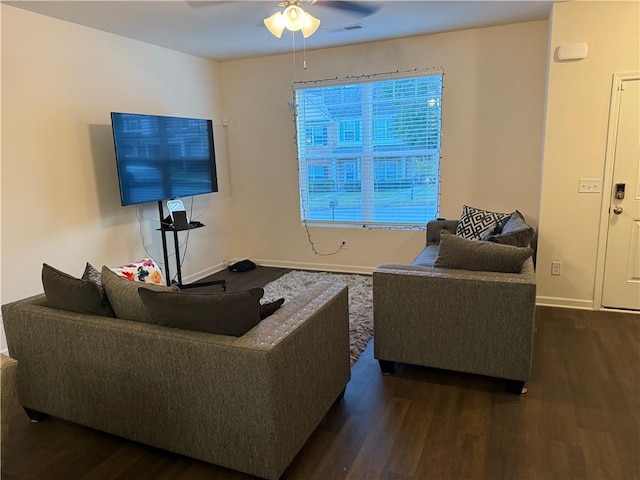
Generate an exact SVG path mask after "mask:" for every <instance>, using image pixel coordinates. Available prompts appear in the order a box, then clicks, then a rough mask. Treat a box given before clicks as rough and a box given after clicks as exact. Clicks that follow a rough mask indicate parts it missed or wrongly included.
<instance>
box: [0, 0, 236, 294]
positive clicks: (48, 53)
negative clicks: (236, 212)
mask: <svg viewBox="0 0 640 480" xmlns="http://www.w3.org/2000/svg"><path fill="white" fill-rule="evenodd" d="M0 8H1V9H2V10H1V11H2V84H1V85H2V140H3V141H2V191H1V199H2V217H1V220H2V303H7V302H9V301H13V300H16V299H19V298H22V297H25V296H28V295H32V294H37V293H40V292H42V284H41V279H40V273H41V268H42V263H43V262H46V263H49V264H51V265H52V266H54V267H56V268H59V269H61V270H63V271H66V272H68V273H70V274H72V275H80V274H81V273H82V271H83V269H84V265H85V262H87V261H88V262H91V263H92V264H94V265H95V266H97V267H98V268H100V267H101V266H102V265H109V266H117V265H120V264H123V263H125V262H130V261H134V260H138V259H140V258H143V257H145V256H147V252H146V251H145V249H144V248H143V240H142V238H141V233H142V235H143V236H144V242H145V244H146V246H147V248H148V250H149V252H150V253H151V255H152V256H153V257H154V258H156V260H159V261H162V253H161V252H162V248H161V242H160V235H159V233H158V232H156V230H155V229H156V228H157V227H158V211H157V205H156V204H149V205H145V206H143V207H140V208H138V215H139V216H140V218H141V219H142V221H141V225H139V223H138V220H137V218H136V207H122V206H121V205H120V199H119V193H118V184H117V173H116V166H115V160H114V151H113V138H112V134H111V126H110V125H111V122H110V117H109V113H110V112H111V111H125V112H136V113H151V114H160V115H176V116H191V117H201V118H211V119H213V120H214V136H215V140H216V151H217V155H218V157H217V160H218V162H217V165H218V170H219V174H220V187H221V191H220V193H217V194H212V195H202V196H198V197H195V207H194V213H195V214H196V215H201V216H200V218H199V220H201V221H202V222H203V223H205V224H206V225H207V228H205V229H200V230H196V231H194V232H192V233H191V236H190V237H191V238H190V243H189V249H188V254H187V257H186V263H185V266H184V274H185V276H186V277H187V280H188V279H189V277H190V276H191V277H193V276H198V273H201V271H202V270H205V271H207V272H210V271H212V269H213V268H214V267H216V266H220V265H221V264H222V261H223V260H224V259H225V258H228V257H229V256H230V248H231V247H230V243H229V240H230V238H231V234H230V232H229V227H228V219H227V217H228V212H229V202H230V198H229V196H230V194H229V180H228V173H229V169H228V164H227V161H226V139H225V131H224V129H223V128H222V126H221V116H220V112H219V110H220V108H219V102H220V96H221V93H220V87H219V80H218V77H219V72H218V70H219V66H218V65H217V64H216V63H215V62H211V61H208V60H204V59H202V58H197V57H193V56H189V55H185V54H182V53H177V52H174V51H170V50H166V49H164V48H160V47H156V46H151V45H149V44H145V43H142V42H137V41H133V40H129V39H126V38H124V37H120V36H117V35H112V34H108V33H104V32H100V31H98V30H93V29H90V28H86V27H82V26H78V25H75V24H72V23H68V22H63V21H60V20H56V19H52V18H49V17H46V16H42V15H38V14H34V13H31V12H27V11H25V10H21V9H18V8H15V7H11V6H7V5H4V4H3V5H2V6H1V7H0ZM187 206H188V202H187ZM172 266H173V264H172ZM174 272H175V268H174Z"/></svg>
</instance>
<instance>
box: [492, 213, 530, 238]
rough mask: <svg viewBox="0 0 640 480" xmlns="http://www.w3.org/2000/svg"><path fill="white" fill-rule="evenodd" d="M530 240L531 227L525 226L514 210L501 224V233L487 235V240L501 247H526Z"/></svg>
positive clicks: (522, 218) (522, 219)
mask: <svg viewBox="0 0 640 480" xmlns="http://www.w3.org/2000/svg"><path fill="white" fill-rule="evenodd" d="M532 238H533V227H531V226H530V225H527V223H526V222H525V220H524V217H523V216H522V214H521V213H520V212H519V211H517V210H516V211H515V212H513V213H512V214H511V215H510V216H509V217H508V218H507V219H506V221H504V222H503V225H502V229H501V231H500V232H497V233H493V234H491V235H489V236H488V238H487V240H488V241H490V242H494V243H501V244H503V245H514V246H516V247H528V246H529V244H530V243H531V239H532Z"/></svg>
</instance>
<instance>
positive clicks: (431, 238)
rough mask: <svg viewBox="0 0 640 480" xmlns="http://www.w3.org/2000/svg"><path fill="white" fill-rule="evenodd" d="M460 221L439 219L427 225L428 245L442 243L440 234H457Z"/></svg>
mask: <svg viewBox="0 0 640 480" xmlns="http://www.w3.org/2000/svg"><path fill="white" fill-rule="evenodd" d="M457 226H458V220H446V219H444V218H438V219H437V220H431V221H429V222H428V223H427V245H434V244H438V243H440V232H441V231H442V230H446V231H447V232H449V233H456V227H457Z"/></svg>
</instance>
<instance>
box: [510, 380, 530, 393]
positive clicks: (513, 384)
mask: <svg viewBox="0 0 640 480" xmlns="http://www.w3.org/2000/svg"><path fill="white" fill-rule="evenodd" d="M507 391H508V392H509V393H515V394H516V395H524V394H525V393H527V388H526V387H525V386H524V381H523V380H507Z"/></svg>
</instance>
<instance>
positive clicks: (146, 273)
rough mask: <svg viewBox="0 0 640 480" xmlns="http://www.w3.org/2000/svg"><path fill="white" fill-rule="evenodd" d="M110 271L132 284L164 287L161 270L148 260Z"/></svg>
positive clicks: (144, 259)
mask: <svg viewBox="0 0 640 480" xmlns="http://www.w3.org/2000/svg"><path fill="white" fill-rule="evenodd" d="M111 270H112V271H113V272H114V273H116V274H117V275H118V276H120V277H122V278H126V279H127V280H132V281H134V282H144V283H153V284H155V285H164V276H163V275H162V270H160V267H159V266H158V264H157V263H156V262H154V261H153V260H151V259H150V258H143V259H142V260H138V261H137V262H133V263H128V264H126V265H121V266H119V267H115V268H112V269H111Z"/></svg>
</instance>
